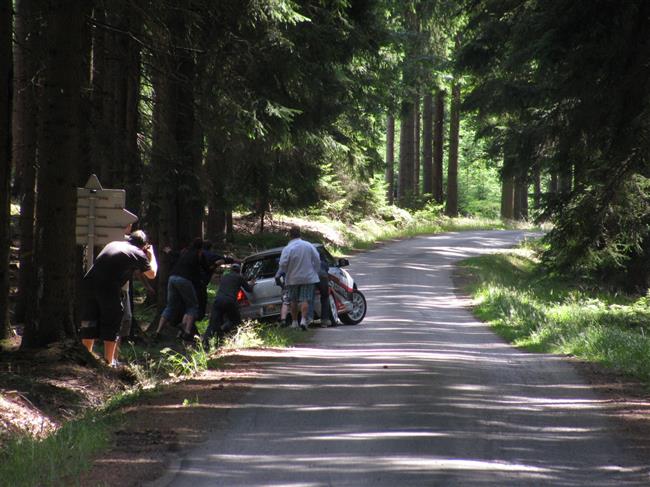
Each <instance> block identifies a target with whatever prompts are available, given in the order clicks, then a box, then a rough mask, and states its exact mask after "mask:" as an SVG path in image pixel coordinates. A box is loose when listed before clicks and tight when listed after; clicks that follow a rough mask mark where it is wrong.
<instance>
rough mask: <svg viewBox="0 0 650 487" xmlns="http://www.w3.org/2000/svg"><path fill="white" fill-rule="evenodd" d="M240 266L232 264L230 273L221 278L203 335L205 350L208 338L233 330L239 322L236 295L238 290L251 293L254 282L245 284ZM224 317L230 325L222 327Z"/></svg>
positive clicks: (239, 316)
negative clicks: (241, 289)
mask: <svg viewBox="0 0 650 487" xmlns="http://www.w3.org/2000/svg"><path fill="white" fill-rule="evenodd" d="M240 271H241V266H240V264H238V263H234V264H232V265H231V266H230V272H229V273H228V274H225V275H224V276H223V277H222V278H221V282H220V283H219V289H218V291H217V295H216V297H215V298H214V304H213V305H212V312H211V313H210V323H209V324H208V328H207V329H206V330H205V334H204V335H203V345H204V346H205V347H206V348H207V346H208V345H209V341H210V338H212V336H214V334H215V333H216V334H217V335H218V336H221V335H223V334H224V333H226V332H228V331H230V330H232V329H233V328H235V327H236V326H237V325H238V324H239V322H240V321H241V315H240V314H239V306H237V293H238V292H239V289H240V288H243V289H244V290H246V291H248V292H252V291H253V286H255V281H254V280H252V281H249V282H246V279H244V277H243V276H242V275H241V274H240ZM224 315H225V316H226V317H228V319H229V320H230V324H229V325H227V327H224V324H223V318H224Z"/></svg>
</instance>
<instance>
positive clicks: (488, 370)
mask: <svg viewBox="0 0 650 487" xmlns="http://www.w3.org/2000/svg"><path fill="white" fill-rule="evenodd" d="M525 235H526V234H525V232H519V231H494V232H491V231H475V232H463V233H448V234H443V235H436V236H429V237H418V238H413V239H410V240H404V241H399V242H395V243H391V244H387V245H384V246H382V247H380V248H377V249H375V250H372V251H369V252H367V253H364V254H361V255H357V256H355V257H353V258H352V259H350V260H351V261H352V266H351V267H352V273H353V275H354V276H355V279H357V282H358V284H359V288H360V289H361V290H362V291H363V292H364V293H365V294H366V298H367V301H368V315H367V317H366V319H365V320H364V321H363V322H362V323H361V324H360V325H357V326H343V327H338V328H329V329H318V330H316V331H315V333H314V334H313V336H312V337H311V338H310V340H309V342H308V343H306V344H304V345H302V346H299V347H296V348H295V349H292V350H288V351H286V352H283V353H281V354H275V355H274V358H271V359H269V358H268V357H265V360H264V366H263V368H262V370H261V376H260V378H259V380H257V381H256V383H255V384H254V385H253V387H252V388H251V390H250V391H249V392H247V393H246V394H245V395H244V396H243V398H242V402H241V403H240V404H239V405H238V406H237V407H235V408H232V409H230V410H229V411H227V412H224V413H223V414H227V420H228V421H227V424H228V427H227V428H226V429H225V430H224V431H219V432H217V433H216V434H215V435H213V436H212V437H211V439H210V440H208V441H207V442H206V443H204V444H202V445H200V446H199V447H198V448H196V449H194V450H193V451H191V452H189V454H188V455H187V456H186V457H185V458H184V459H183V460H182V461H181V462H180V464H179V468H178V469H177V470H176V471H175V472H170V473H171V475H167V479H168V480H169V479H170V477H172V478H171V481H170V482H167V481H166V482H165V484H166V485H170V486H174V487H180V486H188V487H199V486H208V485H209V486H218V485H223V486H236V485H245V486H293V487H298V486H300V487H305V486H355V487H357V486H366V485H368V486H370V485H372V486H386V487H399V486H428V487H429V486H483V485H484V486H509V485H521V486H531V485H549V486H591V487H595V486H617V487H618V486H627V485H645V486H647V485H650V476H649V471H650V469H649V466H648V463H649V462H650V460H648V459H647V458H646V459H645V460H640V459H639V458H635V454H634V452H633V451H632V449H633V445H629V444H627V441H626V437H625V434H624V432H623V431H621V430H620V429H619V428H618V427H617V425H616V424H615V422H614V421H612V420H610V419H608V418H607V417H606V416H607V415H606V414H605V413H606V408H607V404H606V401H604V400H603V399H602V398H599V396H598V395H597V394H596V393H595V392H594V391H593V390H592V389H591V388H590V387H589V386H588V385H586V384H585V383H584V382H583V380H582V379H581V377H580V375H579V374H578V373H577V371H576V370H575V369H574V366H573V365H571V363H570V362H569V361H567V360H566V359H564V358H562V357H558V356H554V355H547V354H531V353H525V352H522V351H519V350H516V349H515V348H513V347H511V346H510V345H508V344H506V343H504V341H503V340H501V339H500V338H498V337H497V336H496V335H494V334H493V333H492V332H491V331H490V330H489V329H488V327H486V326H485V325H484V324H482V323H480V322H479V321H477V320H476V319H475V318H474V317H473V316H472V314H471V313H470V310H469V309H468V305H469V303H468V300H467V299H466V298H463V297H462V296H460V295H458V294H457V292H456V291H455V290H454V286H453V284H452V280H451V271H452V269H453V266H454V262H456V261H457V260H459V259H463V258H465V257H468V256H472V255H477V254H481V253H486V252H495V251H498V250H499V249H505V248H508V247H510V246H512V245H514V244H515V242H516V241H518V240H520V239H521V238H523V237H524V236H525ZM261 354H263V352H257V355H261ZM255 356H256V353H253V352H251V357H252V359H253V360H255Z"/></svg>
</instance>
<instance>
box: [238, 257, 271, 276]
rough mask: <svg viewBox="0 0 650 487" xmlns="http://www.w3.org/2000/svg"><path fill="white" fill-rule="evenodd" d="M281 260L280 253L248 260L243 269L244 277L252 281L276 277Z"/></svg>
mask: <svg viewBox="0 0 650 487" xmlns="http://www.w3.org/2000/svg"><path fill="white" fill-rule="evenodd" d="M279 262H280V256H279V255H269V256H267V257H263V258H261V259H257V260H251V261H247V262H245V263H244V267H243V269H242V274H243V275H244V279H246V280H247V281H250V280H251V279H265V278H268V277H274V276H275V273H276V272H277V271H278V265H279Z"/></svg>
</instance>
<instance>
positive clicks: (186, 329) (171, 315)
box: [156, 238, 209, 340]
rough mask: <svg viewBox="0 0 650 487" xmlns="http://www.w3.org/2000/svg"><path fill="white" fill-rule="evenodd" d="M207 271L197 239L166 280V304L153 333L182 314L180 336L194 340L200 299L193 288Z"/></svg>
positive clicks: (199, 239) (200, 245) (199, 242)
mask: <svg viewBox="0 0 650 487" xmlns="http://www.w3.org/2000/svg"><path fill="white" fill-rule="evenodd" d="M208 271H209V265H208V262H207V261H206V259H205V255H203V240H202V239H201V238H196V239H194V241H193V242H192V244H191V245H190V246H189V247H188V248H186V249H185V250H184V251H183V252H182V253H181V255H180V257H179V259H178V261H176V264H174V266H173V267H172V270H171V272H170V276H169V280H168V281H167V305H166V306H165V309H164V310H163V312H162V314H161V315H160V321H159V323H158V329H157V330H156V333H160V330H162V328H163V327H164V326H165V325H166V324H171V323H172V321H173V320H174V319H175V317H176V316H179V315H180V313H183V319H182V323H181V325H182V332H181V336H182V337H183V339H186V340H193V337H194V322H195V321H196V318H197V316H198V315H199V300H198V297H197V293H196V285H197V284H198V283H200V282H201V280H202V275H203V273H205V272H208Z"/></svg>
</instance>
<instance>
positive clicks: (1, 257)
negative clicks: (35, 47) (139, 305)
mask: <svg viewBox="0 0 650 487" xmlns="http://www.w3.org/2000/svg"><path fill="white" fill-rule="evenodd" d="M11 20H12V14H11V3H10V2H9V1H8V0H5V1H3V2H0V335H2V337H7V336H9V333H10V331H11V330H10V323H9V249H10V244H11V231H10V219H11V211H10V210H11V208H10V206H11V205H10V203H11V184H10V181H11V115H12V113H11V112H12V98H13V95H12V86H13V83H12V81H13V59H12V52H11V34H12V30H13V29H12V25H11Z"/></svg>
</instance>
